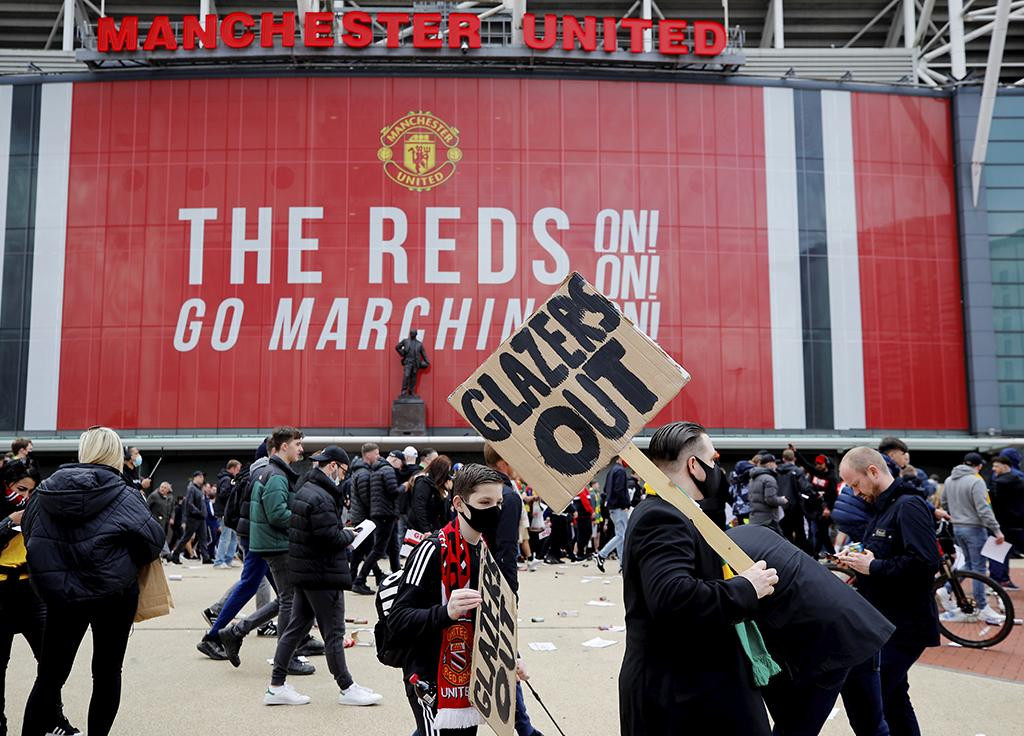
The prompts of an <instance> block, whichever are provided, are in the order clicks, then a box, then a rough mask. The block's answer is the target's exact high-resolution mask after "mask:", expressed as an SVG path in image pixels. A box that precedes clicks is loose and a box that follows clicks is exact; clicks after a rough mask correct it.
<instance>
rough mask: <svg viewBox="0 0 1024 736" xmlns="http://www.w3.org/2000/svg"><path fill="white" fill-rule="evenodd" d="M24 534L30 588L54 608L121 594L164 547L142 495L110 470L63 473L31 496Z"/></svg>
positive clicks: (81, 468) (82, 468) (75, 467)
mask: <svg viewBox="0 0 1024 736" xmlns="http://www.w3.org/2000/svg"><path fill="white" fill-rule="evenodd" d="M21 526H22V531H23V533H24V534H25V543H26V547H27V548H28V565H29V571H30V574H31V576H32V584H33V585H34V586H35V588H36V591H37V592H38V593H39V595H40V597H42V598H43V599H44V600H46V601H49V602H51V603H72V602H73V603H80V602H82V601H91V600H97V599H101V598H105V597H108V596H113V595H117V594H119V593H121V592H122V591H124V590H126V589H127V588H129V587H130V586H132V585H135V584H136V582H137V581H138V577H139V568H140V567H142V566H144V565H146V564H148V563H150V562H152V561H153V560H155V559H156V557H157V555H159V554H160V550H161V549H162V548H163V544H164V532H163V530H162V529H161V528H160V524H159V523H158V522H157V521H156V519H154V518H153V516H152V515H151V514H150V513H149V508H148V507H147V506H146V502H145V501H144V500H142V497H141V496H140V495H139V493H138V491H136V490H135V489H133V488H132V487H131V486H129V485H127V484H126V483H125V482H124V479H123V478H122V477H121V476H120V474H118V473H115V472H114V471H113V470H111V469H110V468H108V467H106V466H105V465H81V464H72V465H63V466H61V467H60V469H59V470H57V472H56V473H54V474H53V475H52V476H50V477H49V478H47V479H46V480H45V481H44V482H43V483H42V485H40V486H39V489H38V490H36V492H35V493H34V494H32V499H31V500H30V501H29V504H28V508H27V509H26V510H25V516H24V517H23V518H22V524H21Z"/></svg>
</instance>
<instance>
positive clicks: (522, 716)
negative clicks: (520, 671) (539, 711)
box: [516, 682, 536, 736]
mask: <svg viewBox="0 0 1024 736" xmlns="http://www.w3.org/2000/svg"><path fill="white" fill-rule="evenodd" d="M535 732H536V729H535V728H534V727H533V724H532V723H530V714H529V713H527V712H526V701H525V700H523V684H522V683H521V682H516V734H517V736H533V734H534V733H535Z"/></svg>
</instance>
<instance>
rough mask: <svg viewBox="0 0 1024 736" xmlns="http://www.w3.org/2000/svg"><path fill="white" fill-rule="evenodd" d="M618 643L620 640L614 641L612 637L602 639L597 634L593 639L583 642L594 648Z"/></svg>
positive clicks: (584, 644) (586, 645)
mask: <svg viewBox="0 0 1024 736" xmlns="http://www.w3.org/2000/svg"><path fill="white" fill-rule="evenodd" d="M617 643H618V642H614V641H612V640H611V639H602V638H601V637H600V636H595V637H594V638H593V639H589V640H588V641H585V642H583V646H585V647H591V648H592V649H604V648H605V647H610V646H611V645H612V644H617Z"/></svg>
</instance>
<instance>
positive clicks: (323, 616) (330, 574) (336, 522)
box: [263, 445, 382, 705]
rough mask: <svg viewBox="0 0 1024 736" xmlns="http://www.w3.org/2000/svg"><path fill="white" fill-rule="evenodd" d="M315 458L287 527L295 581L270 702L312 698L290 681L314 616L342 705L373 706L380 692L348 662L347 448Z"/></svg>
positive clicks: (266, 696)
mask: <svg viewBox="0 0 1024 736" xmlns="http://www.w3.org/2000/svg"><path fill="white" fill-rule="evenodd" d="M311 459H312V460H313V462H315V463H316V464H317V466H316V467H315V468H314V469H313V470H311V471H310V472H309V474H308V475H306V477H305V480H304V482H303V483H302V485H300V486H299V488H298V489H297V490H296V492H295V499H294V500H293V501H292V507H291V510H292V515H291V522H290V523H291V526H290V528H289V530H288V572H289V574H290V575H291V582H292V584H293V585H294V586H295V588H294V593H293V596H292V609H291V616H290V618H289V620H288V626H287V628H285V630H284V631H282V632H281V634H280V636H279V638H278V640H277V651H276V652H275V654H274V670H273V673H272V674H271V677H270V687H268V688H267V692H266V693H265V694H264V696H263V702H264V703H265V704H266V705H303V704H305V703H308V702H309V700H310V699H309V697H308V696H306V695H300V694H299V693H297V692H295V689H294V688H292V687H291V686H290V685H288V684H287V683H286V682H285V678H286V677H287V676H288V667H289V664H290V662H291V661H292V659H293V658H294V657H295V653H296V650H297V649H298V648H299V646H300V645H301V644H302V642H303V641H304V640H305V639H306V637H307V636H308V635H309V630H310V628H311V627H312V626H313V621H314V620H315V621H316V622H317V626H319V627H320V632H321V633H322V634H323V637H324V646H325V651H324V654H325V655H326V657H327V667H328V668H329V669H330V671H331V674H332V675H334V680H335V682H337V683H338V687H339V688H340V690H341V692H340V694H339V695H338V702H339V703H341V704H342V705H373V704H374V703H377V702H380V700H381V699H382V698H381V696H380V695H379V694H377V693H375V692H373V691H372V690H369V689H367V688H365V687H362V686H361V685H358V684H356V683H355V681H354V680H353V679H352V675H351V674H350V673H349V671H348V666H347V665H346V663H345V593H344V591H345V590H348V589H350V588H351V587H352V573H351V571H350V570H349V566H348V547H349V545H351V544H352V540H353V539H355V536H356V534H355V532H354V531H353V530H351V529H346V528H344V527H343V526H342V525H341V491H340V490H339V488H338V484H339V483H340V481H341V480H342V479H343V478H344V477H345V473H346V471H347V470H348V453H347V452H345V451H344V450H343V449H341V448H340V447H338V446H337V445H328V446H327V447H325V448H324V449H323V451H321V452H320V453H319V454H318V455H314V456H313V457H312V458H311Z"/></svg>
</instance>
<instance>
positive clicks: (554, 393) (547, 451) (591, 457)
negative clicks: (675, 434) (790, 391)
mask: <svg viewBox="0 0 1024 736" xmlns="http://www.w3.org/2000/svg"><path fill="white" fill-rule="evenodd" d="M689 380H690V375H689V374H688V373H687V372H686V371H685V370H684V369H683V368H682V366H680V365H678V364H677V363H676V362H675V361H674V360H672V358H670V357H669V356H668V354H666V353H665V351H664V350H662V349H661V348H660V347H658V345H657V343H655V342H654V341H653V340H651V339H650V338H649V337H647V336H646V335H645V334H644V333H643V332H641V331H640V330H639V329H637V328H636V326H635V325H633V323H632V322H630V321H629V320H628V319H627V318H626V317H624V316H623V315H622V313H621V312H619V310H618V309H617V308H616V307H615V305H614V304H612V303H611V302H610V301H608V299H606V298H605V297H604V296H603V295H602V294H600V293H599V292H597V291H596V290H595V289H594V288H593V287H592V286H591V285H590V284H588V283H587V281H586V279H584V278H583V277H582V276H580V275H579V274H578V273H573V274H571V275H570V276H569V277H568V278H567V279H566V280H565V281H564V282H563V283H562V285H561V286H560V287H559V289H558V291H556V292H555V293H554V294H553V295H552V296H551V297H550V298H549V299H548V300H547V301H546V302H544V304H543V305H541V307H540V308H539V309H538V310H537V311H536V312H534V314H533V315H531V316H530V317H529V319H527V320H526V322H524V323H523V326H522V327H521V328H520V329H519V330H518V331H517V332H516V333H514V334H513V335H511V336H510V337H509V339H508V340H506V341H505V342H504V343H502V344H501V345H500V346H499V347H498V349H497V350H496V351H495V352H494V353H493V354H492V355H491V357H489V358H488V359H487V360H486V361H484V363H483V365H481V366H480V367H479V368H477V370H476V371H475V372H474V373H473V375H471V376H470V377H469V378H468V379H466V381H464V382H463V383H462V385H461V386H459V387H458V388H457V389H455V391H454V392H453V393H452V394H451V396H449V397H448V402H449V403H450V404H451V405H452V406H453V407H455V409H456V411H458V412H459V413H460V414H462V416H463V417H465V419H466V421H467V422H469V423H470V424H471V425H472V426H473V428H474V429H476V430H477V432H479V433H480V435H481V436H482V437H483V438H484V439H485V440H488V441H490V442H491V443H492V444H493V445H494V446H495V448H496V449H497V450H498V452H499V453H501V456H502V457H503V458H504V459H505V460H506V461H507V462H508V463H509V465H511V466H512V467H513V468H515V469H516V472H518V473H519V474H520V475H522V476H523V477H524V478H525V479H526V480H527V481H528V482H529V483H530V484H531V485H532V486H534V487H535V488H537V489H538V491H539V492H540V494H541V496H542V497H543V498H544V500H545V501H546V502H547V503H548V504H549V505H551V506H552V507H554V508H557V509H559V510H562V509H564V508H565V507H566V506H568V505H569V503H571V502H572V499H573V497H574V496H576V494H578V493H579V492H580V489H582V488H583V486H585V485H586V484H587V483H589V482H590V480H591V479H592V478H593V477H594V476H595V475H596V474H597V473H598V471H599V470H600V469H601V468H603V467H604V466H605V465H607V464H608V462H609V461H610V460H611V459H612V458H613V457H614V456H615V455H618V454H619V453H620V451H621V450H622V448H623V447H625V446H626V445H627V444H628V443H629V441H630V439H631V438H632V437H633V435H634V434H636V433H637V432H639V431H640V430H641V429H643V427H644V426H645V425H646V424H647V423H648V422H649V421H650V420H651V419H653V418H654V416H655V415H656V414H657V413H658V411H660V410H661V408H662V407H663V406H665V404H667V403H668V402H669V401H670V400H671V399H672V397H673V396H675V395H676V394H677V393H679V390H680V389H682V387H683V386H685V385H686V383H687V381H689Z"/></svg>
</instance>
